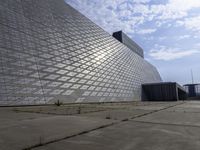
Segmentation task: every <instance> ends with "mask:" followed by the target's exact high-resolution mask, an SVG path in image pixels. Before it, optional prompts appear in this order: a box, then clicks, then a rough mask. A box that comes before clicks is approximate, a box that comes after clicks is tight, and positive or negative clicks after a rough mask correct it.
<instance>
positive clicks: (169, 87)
mask: <svg viewBox="0 0 200 150" xmlns="http://www.w3.org/2000/svg"><path fill="white" fill-rule="evenodd" d="M186 98H187V94H186V91H185V90H184V89H183V87H182V86H180V85H179V84H177V83H176V82H161V83H150V84H143V85H142V100H144V101H178V100H185V99H186Z"/></svg>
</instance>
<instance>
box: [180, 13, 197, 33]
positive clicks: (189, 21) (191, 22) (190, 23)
mask: <svg viewBox="0 0 200 150" xmlns="http://www.w3.org/2000/svg"><path fill="white" fill-rule="evenodd" d="M183 25H184V26H185V27H186V28H187V29H189V30H192V31H198V32H200V16H196V17H191V18H186V19H185V20H184V22H183Z"/></svg>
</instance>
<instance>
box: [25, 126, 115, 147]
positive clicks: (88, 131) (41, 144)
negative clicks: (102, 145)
mask: <svg viewBox="0 0 200 150" xmlns="http://www.w3.org/2000/svg"><path fill="white" fill-rule="evenodd" d="M113 124H115V123H113V122H112V123H110V124H106V125H102V126H99V127H97V128H94V129H90V130H86V131H82V132H80V133H77V134H73V135H70V136H66V137H64V138H61V139H55V140H51V141H48V142H44V143H39V144H36V145H33V146H30V147H28V148H24V149H22V150H31V149H33V148H37V147H40V146H45V145H48V144H51V143H55V142H59V141H62V140H66V139H69V138H73V137H76V136H79V135H83V134H86V133H90V132H92V131H95V130H98V129H102V128H106V127H109V126H112V125H113Z"/></svg>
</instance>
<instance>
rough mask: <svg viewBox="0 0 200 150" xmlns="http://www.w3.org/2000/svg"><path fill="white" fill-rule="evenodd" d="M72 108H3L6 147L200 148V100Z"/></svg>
mask: <svg viewBox="0 0 200 150" xmlns="http://www.w3.org/2000/svg"><path fill="white" fill-rule="evenodd" d="M68 108H69V105H66V106H61V107H55V106H46V107H38V106H37V107H22V108H0V112H1V114H0V117H1V118H0V122H1V123H0V149H1V150H12V149H14V150H15V149H16V150H18V149H19V150H20V149H34V150H54V149H55V150H68V149H69V150H79V149H80V150H100V149H105V150H118V149H119V150H129V149H130V150H131V149H137V150H168V149H170V150H179V149H180V150H197V149H199V147H200V134H199V133H200V102H198V101H189V102H163V103H156V102H152V103H151V102H137V103H121V104H120V103H117V104H115V103H110V104H101V105H98V104H87V105H81V106H80V105H74V106H73V105H71V106H70V109H68ZM87 108H88V109H87ZM79 109H81V112H80V111H79ZM64 110H65V111H64ZM66 110H68V111H66ZM69 110H70V111H69ZM71 112H73V113H71Z"/></svg>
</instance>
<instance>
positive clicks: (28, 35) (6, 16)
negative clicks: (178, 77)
mask: <svg viewBox="0 0 200 150" xmlns="http://www.w3.org/2000/svg"><path fill="white" fill-rule="evenodd" d="M159 81H161V78H160V75H159V73H158V72H157V70H156V68H154V67H153V66H152V65H151V64H149V63H148V62H146V61H145V60H144V59H142V58H141V57H139V56H138V55H137V54H135V53H134V52H133V51H131V50H130V49H128V48H127V47H126V46H124V45H123V44H121V43H120V42H118V41H117V40H115V39H114V38H113V37H112V36H111V35H109V34H108V33H106V32H105V31H104V30H102V29H101V28H100V27H98V26H97V25H96V24H94V23H93V22H91V21H90V20H89V19H88V18H86V17H85V16H83V15H82V14H80V13H79V12H77V11H76V10H75V9H73V8H72V7H70V6H69V5H67V4H66V3H65V2H64V1H63V0H2V1H0V105H29V104H31V105H33V104H47V103H54V102H55V101H57V100H58V99H59V100H61V101H63V102H65V103H72V102H100V101H123V100H125V101H130V100H140V99H141V84H142V83H148V82H159Z"/></svg>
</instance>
